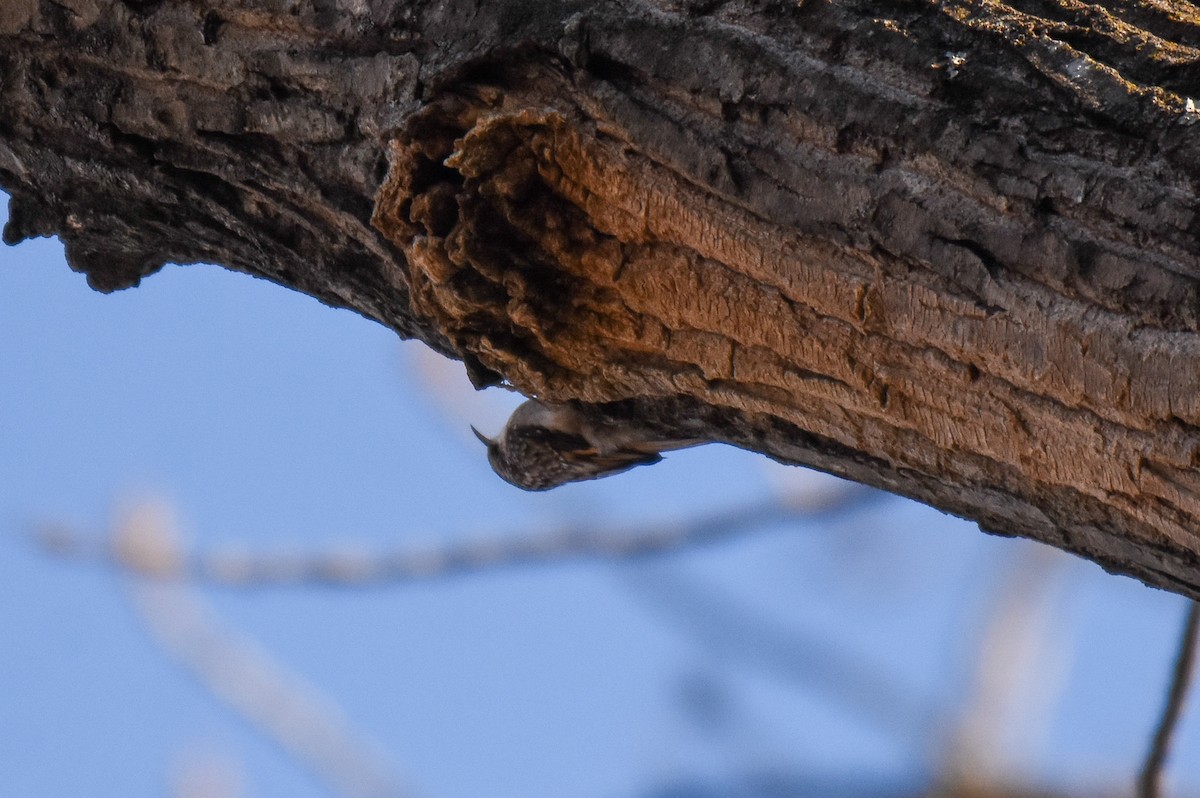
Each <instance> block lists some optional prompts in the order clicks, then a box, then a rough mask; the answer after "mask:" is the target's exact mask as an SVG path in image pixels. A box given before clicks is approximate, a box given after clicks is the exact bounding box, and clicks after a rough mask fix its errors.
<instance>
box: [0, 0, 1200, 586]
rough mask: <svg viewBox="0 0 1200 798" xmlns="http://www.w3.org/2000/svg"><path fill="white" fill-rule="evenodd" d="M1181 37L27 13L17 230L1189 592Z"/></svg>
mask: <svg viewBox="0 0 1200 798" xmlns="http://www.w3.org/2000/svg"><path fill="white" fill-rule="evenodd" d="M1198 13H1200V12H1198V9H1197V8H1196V7H1194V6H1192V5H1190V4H1187V3H1182V2H1157V1H1156V2H1150V1H1149V0H1147V1H1146V2H1135V0H1110V1H1109V2H1107V3H1085V2H1078V1H1077V0H1020V1H1019V2H1014V3H1012V4H1010V5H1002V4H1000V3H998V2H992V1H991V0H975V1H973V2H968V1H967V0H911V1H910V2H897V3H887V4H880V3H875V2H867V1H866V0H838V1H836V2H834V1H826V2H818V1H817V0H795V1H794V2H788V3H783V2H775V0H745V1H744V2H729V3H723V2H719V1H718V2H709V3H697V2H679V3H674V2H659V3H654V2H649V0H642V1H640V2H637V1H633V2H628V3H617V2H602V3H591V2H589V3H583V2H578V3H574V2H553V1H552V0H541V1H540V2H536V1H535V0H525V1H522V0H508V1H507V2H491V3H475V2H463V1H462V0H445V1H444V2H440V3H413V2H409V3H405V2H398V1H397V0H390V1H389V0H346V1H345V2H336V3H335V2H321V1H320V0H311V1H310V2H295V3H288V2H269V1H268V0H259V1H258V2H245V3H237V4H234V3H222V2H213V1H212V0H193V1H192V2H188V3H172V2H136V3H135V2H125V3H120V2H109V1H108V0H56V1H55V2H51V1H50V0H42V2H38V1H37V0H10V2H7V3H4V4H3V5H2V6H0V108H3V109H4V111H3V114H2V115H0V185H2V186H3V187H4V188H5V190H7V191H9V192H11V193H12V195H13V200H12V204H11V220H10V222H9V225H8V227H7V228H6V229H5V234H4V235H5V240H6V241H8V242H10V243H12V242H15V241H18V240H20V239H22V238H25V237H29V236H35V235H49V234H57V235H60V236H61V237H62V238H63V240H64V242H65V243H66V247H67V256H68V259H69V261H70V263H71V265H72V267H73V268H75V269H78V270H80V271H84V272H87V274H88V277H89V280H90V281H91V284H92V285H93V286H94V287H96V288H97V289H100V290H105V291H109V290H114V289H118V288H124V287H127V286H131V285H136V284H137V282H138V281H139V280H140V279H141V278H142V277H145V276H146V275H148V274H151V273H153V272H154V271H155V270H156V269H158V268H159V267H160V266H161V265H162V264H164V263H166V262H179V263H191V262H197V261H206V262H213V263H219V264H221V265H224V266H227V267H229V268H232V269H238V270H241V271H246V272H250V273H253V274H257V275H260V276H263V277H266V278H268V279H271V280H274V281H275V282H278V283H280V284H282V285H286V286H288V287H291V288H295V289H297V290H300V291H304V292H306V293H308V294H311V295H312V296H315V297H317V298H318V299H320V300H321V301H323V302H327V303H330V304H334V305H339V306H343V307H348V308H352V309H354V310H356V311H358V312H359V313H361V314H363V315H364V316H366V317H368V318H371V319H374V320H376V321H378V322H380V323H382V324H384V325H386V326H388V327H390V328H392V329H394V330H396V331H397V332H398V333H399V334H401V335H404V336H415V337H419V338H421V339H423V340H425V341H426V342H428V343H429V344H430V345H432V346H434V347H435V348H437V349H439V350H440V351H442V352H444V353H446V354H448V355H451V356H454V357H458V358H461V359H463V360H464V362H465V363H466V365H467V368H468V371H469V373H470V374H471V375H472V378H473V379H474V380H475V381H476V382H477V384H485V383H488V382H499V381H501V380H504V381H507V382H508V383H510V384H511V385H513V386H515V387H516V388H517V389H519V390H521V391H522V392H524V393H527V394H531V395H538V396H542V397H545V398H548V399H552V400H556V401H568V400H570V401H578V402H581V403H585V404H586V405H588V406H589V407H591V409H592V411H593V412H596V413H598V414H602V415H606V416H608V417H609V418H611V419H620V418H622V417H631V416H636V418H638V419H639V421H640V422H642V423H647V422H649V423H652V424H655V425H657V426H658V427H659V428H661V431H662V433H663V434H664V435H678V436H681V437H688V438H695V437H703V438H709V439H712V440H721V441H727V442H730V443H733V444H735V445H738V446H743V447H746V448H750V449H754V450H756V451H760V452H763V453H765V454H767V455H769V456H771V457H774V458H776V459H779V460H782V461H785V462H789V463H803V464H808V465H814V466H816V467H818V468H821V469H824V470H827V471H831V472H833V473H837V474H840V475H843V476H847V477H850V478H852V479H856V480H859V481H861V482H866V483H869V484H872V485H877V486H880V487H883V488H886V489H888V490H891V491H895V492H898V493H902V494H905V495H908V496H912V497H914V498H917V499H919V500H921V501H924V502H928V503H930V504H932V505H934V506H937V507H940V508H943V509H945V510H948V511H951V512H954V513H957V514H960V515H964V516H967V517H970V518H973V519H976V520H978V521H979V522H980V524H981V526H982V527H983V528H984V529H987V530H990V531H994V532H999V533H1002V534H1011V535H1023V536H1027V537H1032V538H1035V539H1038V540H1042V541H1045V542H1048V543H1051V544H1052V545H1055V546H1059V547H1062V548H1066V549H1070V550H1072V551H1076V552H1079V553H1081V554H1083V555H1085V556H1088V557H1091V558H1092V559H1094V560H1096V561H1097V562H1100V563H1101V564H1103V565H1105V566H1106V567H1108V568H1111V569H1114V570H1117V571H1121V572H1123V573H1127V574H1131V575H1134V576H1137V577H1139V578H1141V579H1143V580H1145V581H1146V582H1148V583H1150V584H1153V585H1157V586H1159V587H1164V588H1167V589H1169V590H1174V591H1177V592H1180V593H1184V594H1187V595H1190V596H1193V597H1200V569H1198V568H1197V563H1198V555H1200V536H1198V535H1197V520H1198V519H1200V476H1198V475H1197V465H1198V464H1200V257H1198V255H1197V253H1198V252H1200V247H1198V241H1200V239H1198V234H1200V220H1198V219H1197V215H1196V210H1197V190H1198V186H1200V183H1198V179H1200V126H1198V125H1196V124H1195V123H1196V122H1200V110H1198V109H1197V101H1200V49H1198V48H1200V16H1198ZM1192 98H1197V101H1193V99H1192Z"/></svg>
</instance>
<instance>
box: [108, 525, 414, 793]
mask: <svg viewBox="0 0 1200 798" xmlns="http://www.w3.org/2000/svg"><path fill="white" fill-rule="evenodd" d="M176 540H177V538H176V533H175V532H174V529H173V527H172V525H171V523H170V520H169V515H168V514H167V513H166V512H165V511H163V510H162V509H161V508H154V507H148V506H142V507H138V508H136V509H135V511H134V512H132V513H130V514H129V516H128V517H127V518H126V519H125V520H124V521H122V522H121V523H120V524H119V525H118V527H117V529H116V532H115V541H114V549H115V550H116V551H118V552H119V553H120V555H119V556H120V558H121V561H122V562H123V563H124V564H125V565H126V566H127V567H128V568H129V569H130V570H131V571H136V572H143V573H153V574H156V575H162V574H161V573H160V572H159V571H157V570H156V569H154V568H145V567H143V566H144V565H145V564H147V563H149V564H151V565H154V564H161V563H164V562H171V561H172V560H173V559H174V558H173V557H172V556H171V554H170V553H171V552H172V551H177V545H178V544H177V542H176ZM129 587H130V592H131V597H132V600H133V605H134V607H135V609H136V610H137V612H138V615H139V617H140V618H141V620H142V621H143V622H144V623H145V626H146V629H147V630H148V631H149V632H150V634H151V636H152V637H153V639H154V641H155V642H156V643H158V645H160V646H161V647H162V648H163V650H164V651H166V652H167V653H169V654H170V655H171V656H173V657H174V658H175V659H176V660H178V661H179V662H180V664H182V665H183V666H184V667H185V668H186V669H187V670H188V671H189V672H190V673H191V674H192V675H193V676H194V677H195V678H196V679H197V681H199V682H200V684H201V685H203V686H204V687H205V688H206V689H207V690H208V691H209V692H210V693H212V694H213V695H214V696H215V697H217V698H218V699H219V700H221V701H223V702H224V703H225V704H226V705H227V706H229V707H231V708H232V709H234V710H235V711H236V712H237V713H238V714H239V715H241V716H242V717H243V718H245V719H246V720H248V721H249V722H250V723H252V724H253V725H254V726H256V727H257V728H258V729H260V730H261V731H263V732H264V733H265V734H266V735H267V736H268V737H269V738H271V739H272V740H274V741H276V742H277V743H278V744H279V745H280V746H282V747H283V749H284V750H286V751H287V752H288V753H289V754H290V755H292V756H293V757H294V758H295V759H296V760H297V761H298V762H300V763H301V764H303V765H304V766H305V767H307V768H308V769H309V770H310V771H311V772H312V773H313V774H314V775H315V776H316V777H317V778H318V779H319V780H320V781H321V782H322V783H323V784H325V786H326V787H328V788H329V789H330V790H331V792H333V793H334V794H336V795H340V796H347V798H401V797H402V796H407V795H409V792H408V791H407V790H405V789H404V788H403V787H402V786H401V782H400V779H399V777H398V776H397V775H396V774H395V772H394V770H393V768H392V766H391V764H390V763H389V762H388V761H387V757H386V755H384V754H383V753H382V751H381V750H380V749H379V748H378V747H377V746H376V745H374V744H372V743H370V742H369V741H367V740H365V739H363V738H362V737H361V736H359V735H356V734H355V733H354V732H353V731H352V730H351V729H350V728H349V725H348V723H347V721H346V719H345V718H344V717H343V716H342V712H341V711H340V709H339V708H338V707H337V706H336V705H335V704H334V703H333V702H332V701H330V700H329V699H327V698H325V697H324V696H322V695H321V694H320V691H319V690H318V689H317V688H316V687H315V686H313V685H311V684H309V683H307V682H305V681H304V680H303V679H301V677H300V676H299V675H297V674H295V673H293V672H291V671H290V670H288V669H287V668H286V667H285V666H284V665H282V664H281V663H279V662H277V661H276V660H275V659H274V658H272V657H271V655H270V654H269V653H268V652H266V651H265V650H263V649H262V648H261V647H260V646H258V645H257V644H256V643H255V642H254V641H252V640H249V639H247V638H244V637H242V636H241V635H239V634H238V633H237V632H236V631H235V630H233V629H231V628H230V627H228V626H227V625H225V624H223V623H222V622H221V620H220V619H219V618H218V617H217V616H216V614H215V613H214V612H213V611H212V609H211V608H210V607H209V606H208V605H207V604H205V603H204V602H203V601H202V600H201V599H200V597H199V596H198V595H197V594H196V593H195V592H194V591H191V590H188V589H187V588H186V587H185V586H184V585H182V584H179V583H175V582H165V581H161V580H156V581H150V580H146V579H133V580H131V581H130V583H129Z"/></svg>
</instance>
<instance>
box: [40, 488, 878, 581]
mask: <svg viewBox="0 0 1200 798" xmlns="http://www.w3.org/2000/svg"><path fill="white" fill-rule="evenodd" d="M885 496H886V494H882V493H879V492H877V491H874V490H871V489H868V488H861V487H857V486H856V487H854V488H853V489H850V490H847V491H845V492H844V493H842V494H841V495H840V496H839V497H838V500H837V501H836V502H832V503H831V502H829V501H827V500H822V501H821V502H819V503H817V504H816V506H811V505H810V504H809V503H808V502H788V501H783V500H771V501H766V502H755V503H752V504H748V505H746V506H744V507H740V508H736V509H733V510H729V511H726V512H723V513H719V514H714V515H711V516H709V517H707V518H704V519H700V520H698V521H691V522H687V523H657V524H649V525H640V526H636V527H632V528H626V529H616V528H612V527H604V526H597V527H590V528H589V527H580V526H570V527H564V528H562V529H559V530H552V531H549V532H540V533H526V534H514V535H507V536H495V537H490V538H487V539H485V540H477V541H467V542H464V543H453V544H444V545H439V546H434V547H428V548H424V549H421V548H412V547H408V548H406V549H403V550H400V551H393V552H373V553H372V552H361V553H358V552H353V551H349V550H347V551H342V552H319V553H314V554H307V555H305V554H284V553H268V554H252V553H248V552H239V551H228V550H227V551H215V552H208V553H186V554H183V553H181V552H180V551H178V550H176V551H175V552H174V553H173V554H166V553H164V552H157V551H153V550H151V549H150V548H146V550H145V551H143V550H142V548H139V547H134V549H133V551H134V552H135V555H131V554H129V553H127V552H126V551H125V548H124V547H125V544H124V543H123V542H122V540H123V539H122V538H118V539H117V541H116V545H115V546H114V547H113V548H111V549H109V548H106V547H104V546H99V545H96V543H95V542H93V541H89V540H87V539H85V538H84V537H83V536H81V535H78V534H77V533H73V532H72V531H70V530H68V529H65V528H63V527H45V528H43V529H40V530H38V531H37V538H38V540H39V541H40V542H41V544H42V545H43V546H44V547H45V548H46V549H47V550H48V551H50V552H51V553H54V554H56V555H59V556H65V557H73V558H79V559H101V560H104V561H106V562H108V563H110V564H111V565H113V566H115V567H117V568H120V569H123V570H132V571H134V572H137V573H143V574H147V575H152V576H157V577H170V578H173V579H182V580H185V581H188V582H192V583H196V584H220V585H236V586H242V587H266V586H272V585H337V586H355V587H365V586H370V585H392V584H401V583H404V582H411V581H416V580H428V579H435V578H445V577H450V576H459V575H465V574H471V573H476V572H480V571H489V570H496V569H499V568H511V567H515V566H519V565H532V564H555V563H561V562H568V561H578V560H617V561H619V560H628V559H633V558H638V557H646V556H652V555H657V554H667V553H671V552H674V551H678V550H680V549H684V548H691V547H696V546H703V545H710V544H715V543H719V542H722V541H725V540H729V539H732V538H736V537H738V536H741V535H744V534H747V533H749V532H750V531H752V530H755V529H761V528H763V527H766V526H769V525H771V524H779V523H786V522H790V521H799V520H823V519H826V518H829V517H830V516H833V515H836V514H838V513H841V512H845V511H847V510H849V509H850V508H851V507H855V506H858V505H859V504H861V503H862V502H865V501H868V500H870V499H873V498H876V497H885ZM172 557H176V559H172Z"/></svg>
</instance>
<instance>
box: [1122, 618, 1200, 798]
mask: <svg viewBox="0 0 1200 798" xmlns="http://www.w3.org/2000/svg"><path fill="white" fill-rule="evenodd" d="M1198 629H1200V604H1197V603H1196V602H1194V601H1193V602H1191V603H1190V604H1189V605H1188V612H1187V618H1186V620H1185V621H1184V623H1183V636H1182V639H1181V640H1180V642H1179V653H1178V654H1177V655H1176V657H1175V670H1174V672H1173V673H1172V675H1171V689H1170V692H1168V693H1167V704H1166V706H1165V707H1163V714H1162V717H1161V718H1160V719H1159V721H1158V728H1157V729H1156V730H1155V732H1154V740H1153V742H1152V743H1151V744H1150V751H1149V752H1148V753H1147V754H1146V762H1145V764H1144V765H1143V766H1142V773H1141V776H1140V777H1139V778H1138V783H1137V795H1138V798H1159V796H1160V795H1161V794H1162V775H1163V769H1164V768H1165V766H1166V763H1167V755H1168V754H1170V751H1171V739H1172V738H1173V737H1174V735H1175V729H1176V727H1177V726H1178V725H1179V717H1180V715H1182V714H1183V705H1184V702H1185V701H1186V700H1187V693H1188V688H1189V687H1190V686H1191V683H1192V675H1193V674H1194V673H1195V665H1196V637H1197V631H1198Z"/></svg>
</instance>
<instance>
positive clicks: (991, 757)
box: [941, 546, 1069, 793]
mask: <svg viewBox="0 0 1200 798" xmlns="http://www.w3.org/2000/svg"><path fill="white" fill-rule="evenodd" d="M1067 562H1069V561H1068V559H1067V558H1066V557H1065V556H1063V555H1062V554H1061V552H1059V551H1058V550H1056V549H1051V548H1049V547H1046V546H1028V547H1024V549H1023V553H1022V556H1018V557H1017V558H1016V560H1014V561H1013V562H1012V563H1011V565H1010V566H1009V567H1008V568H1007V570H1006V573H1004V574H1003V576H1002V582H1001V584H1000V587H999V589H998V590H997V592H996V594H995V596H994V597H993V598H992V600H991V601H990V602H989V604H988V606H987V609H986V612H987V614H988V617H986V618H985V619H983V621H982V622H981V624H980V628H981V629H982V634H981V636H980V639H979V644H978V648H977V650H976V651H975V652H974V655H973V657H972V660H971V661H972V663H973V664H974V668H973V673H971V677H972V682H973V683H972V684H970V685H969V688H970V692H969V693H968V695H967V696H966V700H965V701H964V704H963V707H962V709H961V710H960V712H959V713H958V718H957V720H956V722H955V723H954V724H953V726H952V728H951V729H950V730H949V731H950V736H949V738H948V740H946V741H944V742H943V745H944V746H945V748H946V752H945V753H946V757H947V758H946V761H945V762H944V763H943V766H942V774H941V778H942V780H943V781H944V784H945V787H946V788H947V789H951V790H961V791H965V792H971V791H980V792H981V793H987V792H989V791H1002V790H1001V788H1003V787H1004V786H1005V785H1006V784H1008V783H1013V784H1016V785H1020V784H1022V783H1023V779H1022V776H1023V775H1024V774H1022V773H1021V772H1020V764H1021V763H1020V762H1019V761H1013V760H1014V758H1019V757H1014V750H1013V746H1014V743H1017V742H1018V740H1020V741H1021V742H1023V743H1025V744H1026V746H1036V745H1037V739H1038V737H1039V736H1040V733H1041V730H1042V728H1043V727H1044V726H1045V723H1046V721H1047V720H1048V719H1049V714H1050V709H1051V708H1052V706H1053V703H1054V700H1055V698H1056V697H1057V694H1058V693H1059V692H1060V689H1061V681H1062V679H1061V678H1056V676H1059V677H1060V676H1061V675H1062V672H1063V670H1064V668H1063V667H1061V664H1060V663H1061V660H1062V658H1063V651H1062V647H1063V646H1065V645H1066V638H1065V636H1064V635H1063V634H1062V629H1061V628H1060V627H1059V626H1058V625H1057V624H1056V623H1055V622H1054V614H1053V613H1052V612H1050V609H1051V602H1052V599H1053V595H1054V593H1053V588H1054V587H1055V585H1056V582H1057V581H1058V580H1059V578H1060V577H1061V576H1062V573H1063V566H1064V565H1065V564H1066V563H1067ZM1056 654H1057V655H1058V656H1057V657H1055V656H1053V655H1056ZM1056 658H1057V659H1058V660H1060V663H1055V662H1054V660H1055V659H1056ZM1056 664H1059V665H1060V666H1059V667H1054V666H1055V665H1056Z"/></svg>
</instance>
